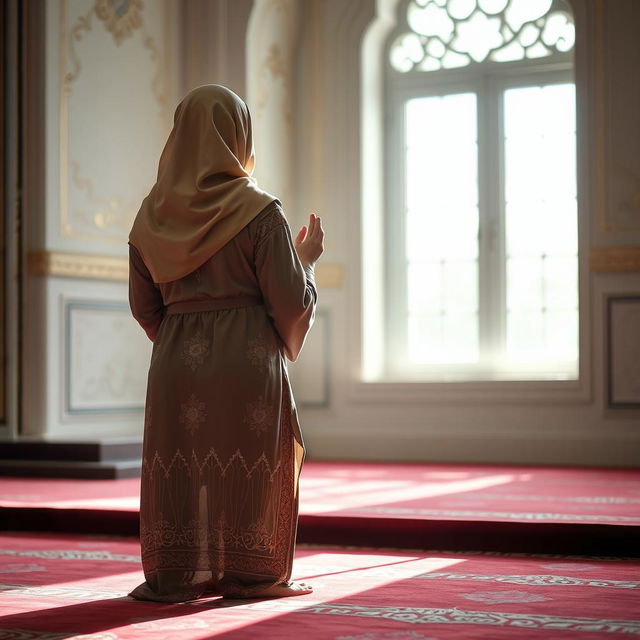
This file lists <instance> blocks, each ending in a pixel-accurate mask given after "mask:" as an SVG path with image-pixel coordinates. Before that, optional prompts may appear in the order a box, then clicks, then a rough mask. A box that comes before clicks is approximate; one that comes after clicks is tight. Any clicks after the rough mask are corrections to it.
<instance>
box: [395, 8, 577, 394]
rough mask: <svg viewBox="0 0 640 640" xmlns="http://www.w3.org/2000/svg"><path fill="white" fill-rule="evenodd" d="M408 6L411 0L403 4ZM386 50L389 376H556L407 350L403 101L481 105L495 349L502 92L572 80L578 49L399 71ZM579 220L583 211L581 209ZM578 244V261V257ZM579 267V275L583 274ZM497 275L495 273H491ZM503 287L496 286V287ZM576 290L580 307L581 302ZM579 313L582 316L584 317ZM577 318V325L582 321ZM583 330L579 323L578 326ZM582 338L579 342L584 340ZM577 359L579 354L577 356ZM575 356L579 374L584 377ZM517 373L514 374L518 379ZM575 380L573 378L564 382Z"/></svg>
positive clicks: (485, 328) (483, 238) (500, 272)
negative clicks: (449, 361)
mask: <svg viewBox="0 0 640 640" xmlns="http://www.w3.org/2000/svg"><path fill="white" fill-rule="evenodd" d="M402 7H406V3H402ZM394 37H395V33H394V34H393V36H392V37H390V38H389V39H388V41H387V47H386V48H385V53H384V55H385V58H384V61H385V63H386V64H385V67H386V73H385V75H386V77H385V81H386V90H385V98H386V104H385V109H386V115H387V117H386V131H385V150H386V153H385V161H386V166H385V175H386V198H385V200H386V201H385V205H386V206H385V210H386V212H387V215H386V216H385V237H386V243H385V247H384V251H385V293H386V296H385V297H386V305H385V308H386V317H385V374H386V376H385V377H386V378H387V379H390V380H407V381H436V382H443V381H451V382H453V381H473V380H478V381H492V380H513V381H514V382H519V381H530V382H545V381H557V380H558V375H557V374H556V373H554V372H553V371H550V370H549V368H548V366H545V365H544V363H543V365H542V366H539V367H534V366H529V365H527V366H523V367H521V368H519V369H518V368H516V367H515V366H509V367H508V369H505V370H501V369H500V368H499V367H497V366H496V365H495V364H492V363H488V362H481V363H480V364H473V365H469V366H461V365H458V364H456V365H438V366H433V365H415V364H412V363H410V362H409V360H408V358H407V354H406V348H407V336H406V328H407V323H406V308H407V304H406V302H407V301H406V295H407V282H406V254H405V240H404V239H405V229H404V223H405V214H404V212H405V211H406V207H405V202H404V184H405V183H404V180H405V167H404V162H405V154H404V148H403V147H404V126H405V123H404V105H405V104H406V102H407V100H410V99H412V98H420V97H428V96H434V95H446V94H451V93H462V92H473V93H475V94H476V96H477V104H478V152H479V157H478V182H479V216H480V220H479V224H480V227H479V274H480V282H479V331H480V344H481V350H482V345H485V348H486V350H487V351H491V348H492V346H495V345H496V344H497V343H498V341H500V340H501V339H502V336H504V332H505V327H504V323H505V319H506V310H505V289H506V284H505V273H504V268H505V257H506V256H505V247H504V241H505V233H504V230H505V217H504V158H503V148H502V144H501V143H502V140H503V135H502V134H503V131H502V126H503V117H502V95H503V92H504V91H505V90H506V89H508V88H511V87H526V86H539V85H541V84H545V85H546V84H555V83H568V82H571V83H574V82H575V80H574V73H573V51H571V52H569V53H567V54H557V53H556V54H554V55H553V56H550V57H549V58H542V59H535V60H528V59H525V60H521V61H514V62H490V61H487V62H483V63H479V64H478V63H472V64H471V65H470V66H469V67H465V68H462V69H452V70H442V71H429V72H423V71H422V72H421V71H410V72H408V73H400V72H397V71H395V70H394V69H393V68H391V65H390V64H389V63H388V60H389V49H390V43H391V42H393V40H394ZM578 218H580V215H578ZM580 253H581V251H580V242H579V248H578V262H579V263H580ZM580 271H581V270H580V269H579V280H580V278H581V275H580ZM493 274H495V277H493ZM496 284H497V285H498V286H495V285H496ZM581 298H582V296H579V308H581V307H582V299H581ZM581 315H582V314H581V313H580V312H579V318H580V317H581ZM581 324H582V323H581V321H580V320H579V326H581ZM579 332H580V329H579ZM579 342H581V341H579ZM579 359H580V356H579ZM579 365H580V362H578V372H577V376H578V379H579V377H580V371H579V368H580V366H579ZM514 376H517V379H514ZM567 382H573V383H575V382H576V379H573V378H572V379H570V380H567Z"/></svg>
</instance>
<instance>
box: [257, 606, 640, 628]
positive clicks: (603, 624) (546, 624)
mask: <svg viewBox="0 0 640 640" xmlns="http://www.w3.org/2000/svg"><path fill="white" fill-rule="evenodd" d="M278 605H281V603H270V609H272V610H273V609H275V610H283V609H281V608H280V606H278ZM284 610H287V609H284ZM297 613H315V614H320V615H333V616H358V617H366V618H368V619H375V618H384V619H386V620H394V621H395V622H404V623H407V624H472V625H482V626H485V625H486V626H500V627H518V628H521V629H522V628H526V629H549V630H554V631H560V630H562V631H591V632H593V631H597V632H599V633H627V634H633V635H640V621H635V620H602V619H597V618H581V617H580V618H578V617H576V618H573V617H565V616H544V615H535V614H521V613H497V612H493V611H463V610H461V609H435V608H434V609H426V608H422V607H372V606H362V605H349V604H339V603H331V604H328V605H324V604H322V605H316V606H313V607H305V608H304V609H298V610H297Z"/></svg>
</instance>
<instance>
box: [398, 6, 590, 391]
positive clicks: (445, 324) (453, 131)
mask: <svg viewBox="0 0 640 640" xmlns="http://www.w3.org/2000/svg"><path fill="white" fill-rule="evenodd" d="M400 15H401V18H402V20H403V24H400V25H399V30H398V31H396V32H395V34H394V36H393V38H392V40H391V43H390V48H389V49H388V61H389V71H388V74H387V96H388V100H389V103H388V108H389V113H390V116H391V117H390V125H389V130H388V153H387V157H388V163H389V164H388V167H387V175H388V176H389V183H388V185H387V186H388V204H389V206H388V210H389V211H390V214H389V233H388V236H389V238H390V241H389V246H388V257H389V259H388V280H387V282H388V285H389V288H388V291H389V301H390V304H389V316H388V318H387V326H388V331H389V335H388V338H389V339H388V340H387V343H388V344H389V345H391V346H390V348H389V350H388V353H389V355H388V365H389V370H390V371H391V373H392V374H393V373H394V372H395V374H396V375H408V376H410V377H416V378H422V379H436V380H464V379H469V380H474V379H476V380H482V379H488V380H499V379H521V380H536V379H541V380H549V379H575V378H576V377H577V365H578V239H577V238H578V234H577V204H576V126H575V87H574V84H573V75H572V69H573V44H574V25H573V17H572V13H571V11H570V7H569V5H568V4H567V3H566V2H564V1H561V0H411V1H410V2H408V3H407V2H405V3H404V4H403V8H402V13H401V14H400Z"/></svg>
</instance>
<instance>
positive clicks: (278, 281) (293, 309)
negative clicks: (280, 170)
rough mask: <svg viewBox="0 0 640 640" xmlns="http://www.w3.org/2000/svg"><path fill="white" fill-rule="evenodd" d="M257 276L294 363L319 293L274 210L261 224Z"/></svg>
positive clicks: (308, 326) (311, 268) (290, 358)
mask: <svg viewBox="0 0 640 640" xmlns="http://www.w3.org/2000/svg"><path fill="white" fill-rule="evenodd" d="M255 260H256V274H257V276H258V282H259V285H260V289H261V290H262V296H263V298H264V302H265V307H266V309H267V313H268V314H269V316H270V317H271V319H272V321H273V324H274V326H275V329H276V331H277V332H278V335H279V336H280V338H281V339H282V342H283V344H284V349H285V355H286V356H287V358H289V360H291V362H295V360H296V359H297V357H298V355H299V354H300V351H301V349H302V346H303V344H304V340H305V338H306V336H307V333H308V331H309V329H310V328H311V325H312V324H313V320H314V315H315V307H316V302H317V299H318V294H317V290H316V286H315V281H314V271H313V267H303V266H302V264H301V263H300V260H299V258H298V255H297V253H296V251H295V248H294V246H293V241H292V238H291V231H290V230H289V225H288V224H287V221H286V219H285V218H284V216H283V215H282V213H281V212H280V211H279V210H276V211H275V212H274V213H273V214H271V215H270V216H269V218H268V219H267V220H265V222H264V223H263V228H262V231H261V232H259V233H258V241H257V244H256V249H255Z"/></svg>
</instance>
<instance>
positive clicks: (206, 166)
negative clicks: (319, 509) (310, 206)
mask: <svg viewBox="0 0 640 640" xmlns="http://www.w3.org/2000/svg"><path fill="white" fill-rule="evenodd" d="M253 165H254V154H253V141H252V134H251V119H250V116H249V111H248V109H247V106H246V105H245V103H244V102H243V101H242V100H241V99H240V98H239V97H238V96H237V95H236V94H235V93H233V92H232V91H230V90H228V89H226V88H225V87H222V86H219V85H207V86H203V87H199V88H197V89H195V90H193V91H192V92H191V93H189V94H188V95H187V96H186V97H185V98H184V100H183V101H182V102H181V103H180V105H179V106H178V108H177V110H176V113H175V117H174V126H173V130H172V132H171V134H170V135H169V138H168V140H167V143H166V145H165V148H164V150H163V152H162V155H161V157H160V163H159V167H158V178H157V182H156V184H155V185H154V187H153V188H152V189H151V192H150V193H149V195H148V196H147V198H145V200H144V201H143V203H142V206H141V208H140V211H139V212H138V215H137V217H136V220H135V222H134V224H133V228H132V230H131V234H130V236H129V245H130V279H129V300H130V305H131V310H132V313H133V315H134V317H135V318H136V320H137V321H138V322H139V323H140V325H141V326H142V327H143V329H144V330H145V331H146V333H147V335H148V336H149V338H150V339H151V340H152V341H153V343H154V344H153V353H152V356H151V365H150V369H149V380H148V387H147V401H146V409H145V423H144V445H143V463H142V479H141V496H140V538H141V546H142V564H143V568H144V573H145V578H146V581H145V582H144V583H143V584H141V585H140V586H138V587H137V588H136V589H134V590H133V591H132V592H131V594H130V595H132V596H133V597H135V598H138V599H143V600H159V601H164V602H180V601H184V600H192V599H196V598H199V597H201V596H203V595H205V594H207V595H208V594H222V595H224V596H226V597H232V598H233V597H235V598H238V597H240V598H245V597H282V596H293V595H302V594H305V593H309V592H310V591H311V587H309V586H308V585H306V584H304V583H299V584H298V583H294V582H290V580H289V578H290V576H291V566H292V559H293V551H294V544H295V534H296V526H297V517H298V477H299V473H300V469H301V467H302V462H303V458H304V445H303V441H302V436H301V433H300V427H299V424H298V419H297V413H296V409H295V404H294V402H293V395H292V393H291V388H290V385H289V380H288V377H287V366H286V361H285V355H286V357H287V358H289V360H291V361H294V360H295V359H296V358H297V357H298V354H299V353H300V350H301V349H302V345H303V343H304V340H305V337H306V335H307V332H308V331H309V328H310V327H311V324H312V322H313V317H314V312H315V305H316V300H317V292H316V288H315V284H314V277H313V274H314V263H315V261H316V260H317V259H318V258H319V257H320V255H321V253H322V251H323V238H324V232H323V230H322V225H321V221H320V218H319V217H316V216H315V215H314V214H311V215H310V217H309V227H308V229H307V227H302V228H301V229H300V232H299V233H298V235H297V237H296V239H295V242H294V241H293V240H292V237H291V232H290V229H289V226H288V224H287V221H286V219H285V217H284V215H283V213H282V209H281V206H280V203H279V202H278V200H276V198H274V197H273V196H271V195H269V194H268V193H266V192H264V191H262V190H261V189H259V188H258V187H257V186H256V183H255V181H254V180H253V178H252V177H251V173H252V171H253Z"/></svg>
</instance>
